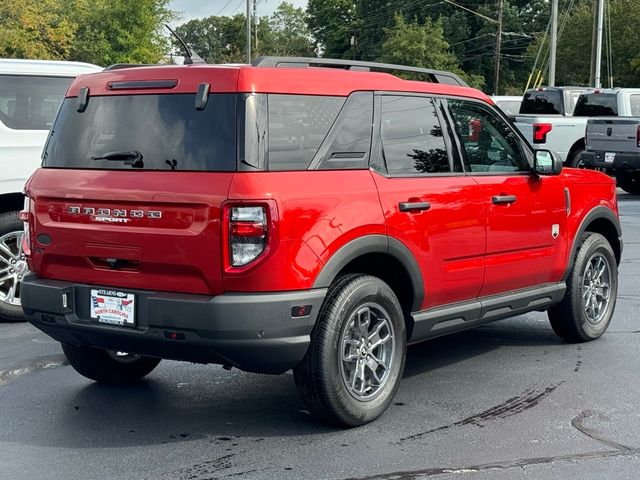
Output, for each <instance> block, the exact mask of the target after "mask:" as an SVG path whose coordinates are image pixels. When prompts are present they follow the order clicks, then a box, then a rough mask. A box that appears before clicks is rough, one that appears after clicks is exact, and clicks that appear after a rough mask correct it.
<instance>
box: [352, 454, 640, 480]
mask: <svg viewBox="0 0 640 480" xmlns="http://www.w3.org/2000/svg"><path fill="white" fill-rule="evenodd" d="M627 456H640V449H638V448H634V449H629V450H604V451H595V452H585V453H576V454H572V455H554V456H549V457H534V458H521V459H517V460H507V461H504V462H495V463H485V464H481V465H471V466H467V467H447V468H427V469H424V470H412V471H400V472H392V473H384V474H380V475H373V476H367V477H351V478H348V479H344V480H418V479H422V478H427V477H435V476H437V475H445V474H452V473H453V474H456V475H463V474H465V473H477V472H486V471H490V470H508V469H512V468H521V469H522V468H525V467H528V466H533V465H548V464H552V463H557V462H576V461H580V460H594V459H596V460H597V459H601V458H615V457H627Z"/></svg>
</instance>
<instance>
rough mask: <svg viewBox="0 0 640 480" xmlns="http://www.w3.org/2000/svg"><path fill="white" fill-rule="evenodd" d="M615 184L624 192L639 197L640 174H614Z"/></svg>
mask: <svg viewBox="0 0 640 480" xmlns="http://www.w3.org/2000/svg"><path fill="white" fill-rule="evenodd" d="M616 183H617V184H618V186H619V187H620V188H621V189H623V190H624V191H625V192H627V193H630V194H631V195H640V174H638V173H628V172H616Z"/></svg>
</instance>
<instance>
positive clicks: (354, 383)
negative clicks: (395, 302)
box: [340, 303, 395, 401]
mask: <svg viewBox="0 0 640 480" xmlns="http://www.w3.org/2000/svg"><path fill="white" fill-rule="evenodd" d="M392 339H393V325H392V323H391V320H390V318H389V315H388V314H387V312H386V311H385V310H384V309H383V308H382V307H381V306H380V305H378V304H376V303H368V304H365V305H363V306H361V307H360V308H358V309H357V310H356V311H355V312H354V313H353V314H352V316H351V318H349V320H348V321H347V322H346V325H345V327H344V330H343V332H342V342H341V353H340V355H341V358H340V360H341V362H340V371H341V374H342V379H343V381H344V384H345V386H346V387H347V390H348V391H349V393H350V394H351V395H352V396H353V397H355V398H356V399H358V400H361V401H367V400H370V399H372V398H374V397H375V396H376V395H377V394H378V393H379V392H380V391H381V389H382V388H383V387H384V386H385V385H386V382H387V379H388V377H389V372H390V371H391V367H392V365H393V358H394V357H393V353H394V348H395V347H394V342H393V341H390V340H392Z"/></svg>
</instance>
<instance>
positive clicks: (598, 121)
mask: <svg viewBox="0 0 640 480" xmlns="http://www.w3.org/2000/svg"><path fill="white" fill-rule="evenodd" d="M596 101H597V105H596ZM591 103H592V104H593V105H594V107H593V109H592V110H593V112H592V113H593V117H594V118H590V119H589V121H588V122H587V131H586V146H587V149H586V151H585V152H584V153H583V155H582V161H583V163H584V165H585V166H586V167H589V168H599V169H604V170H606V171H607V172H609V173H614V174H615V176H616V180H617V182H618V186H619V187H620V188H622V189H623V190H625V191H627V192H628V193H633V194H640V89H638V88H620V89H614V90H602V91H601V92H599V93H598V94H597V95H596V94H594V99H593V100H591ZM612 117H626V118H612Z"/></svg>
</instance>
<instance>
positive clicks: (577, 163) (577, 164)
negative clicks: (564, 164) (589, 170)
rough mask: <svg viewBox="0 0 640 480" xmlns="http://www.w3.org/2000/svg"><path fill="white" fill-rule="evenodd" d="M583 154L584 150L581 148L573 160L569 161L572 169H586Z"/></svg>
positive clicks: (572, 157) (573, 156)
mask: <svg viewBox="0 0 640 480" xmlns="http://www.w3.org/2000/svg"><path fill="white" fill-rule="evenodd" d="M583 153H584V148H581V149H579V150H576V151H575V152H573V154H572V156H571V159H570V160H569V166H570V167H572V168H586V165H585V163H584V162H583V161H582V154H583Z"/></svg>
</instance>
